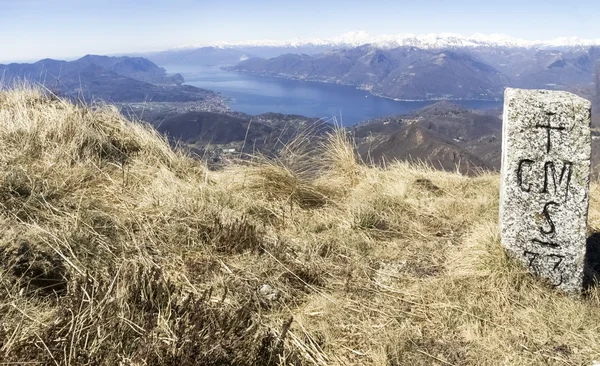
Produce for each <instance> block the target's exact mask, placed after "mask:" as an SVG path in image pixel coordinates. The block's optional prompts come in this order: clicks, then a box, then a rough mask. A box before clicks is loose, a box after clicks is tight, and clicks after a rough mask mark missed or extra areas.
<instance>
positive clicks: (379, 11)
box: [0, 0, 600, 61]
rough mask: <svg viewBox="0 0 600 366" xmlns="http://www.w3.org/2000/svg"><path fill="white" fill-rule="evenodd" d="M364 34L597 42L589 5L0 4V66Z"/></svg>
mask: <svg viewBox="0 0 600 366" xmlns="http://www.w3.org/2000/svg"><path fill="white" fill-rule="evenodd" d="M356 30H364V31H367V32H371V33H374V34H383V33H385V34H395V33H437V32H452V33H462V34H465V35H470V34H472V33H476V32H478V33H503V34H507V35H509V36H513V37H517V38H523V39H529V40H534V39H550V38H556V37H566V36H569V37H570V36H577V37H581V38H600V4H599V3H598V0H579V1H576V2H572V3H571V2H569V1H565V0H561V1H556V0H546V1H543V0H503V1H489V0H479V1H474V0H455V1H441V0H412V1H400V0H395V1H393V0H390V1H388V0H362V1H355V0H329V1H328V0H320V1H317V0H296V1H286V0H279V1H273V0H257V1H252V0H212V1H206V0H196V1H194V0H171V1H156V0H146V1H128V0H120V1H116V0H104V1H102V0H95V1H93V2H91V1H83V0H82V1H75V0H52V1H48V0H45V1H41V0H0V61H11V60H20V61H27V60H37V59H41V58H45V57H51V58H73V57H78V56H82V55H85V54H87V53H96V54H110V53H122V52H139V51H148V50H162V49H167V48H171V47H176V46H182V45H190V44H199V43H211V42H218V41H243V40H250V39H275V40H284V39H290V38H296V37H299V38H314V37H321V38H325V37H333V36H336V35H339V34H342V33H345V32H349V31H356Z"/></svg>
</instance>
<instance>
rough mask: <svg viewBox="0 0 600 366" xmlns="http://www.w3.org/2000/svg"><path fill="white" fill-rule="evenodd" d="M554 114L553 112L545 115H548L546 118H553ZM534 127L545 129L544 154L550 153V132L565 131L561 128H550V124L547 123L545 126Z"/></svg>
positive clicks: (537, 125)
mask: <svg viewBox="0 0 600 366" xmlns="http://www.w3.org/2000/svg"><path fill="white" fill-rule="evenodd" d="M555 114H556V113H555V112H546V115H548V116H553V115H555ZM535 127H538V128H545V129H546V153H549V152H550V147H551V142H550V131H552V130H557V131H562V130H564V129H565V128H564V127H562V126H551V125H550V122H548V124H547V125H542V124H536V125H535Z"/></svg>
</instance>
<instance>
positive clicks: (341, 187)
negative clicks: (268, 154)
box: [0, 89, 600, 365]
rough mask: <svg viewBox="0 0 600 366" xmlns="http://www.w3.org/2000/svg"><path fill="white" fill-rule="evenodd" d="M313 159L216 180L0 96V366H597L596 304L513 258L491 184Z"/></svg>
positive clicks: (116, 120) (152, 138) (336, 152)
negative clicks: (502, 238)
mask: <svg viewBox="0 0 600 366" xmlns="http://www.w3.org/2000/svg"><path fill="white" fill-rule="evenodd" d="M304 142H305V141H302V140H298V141H296V142H295V143H294V144H291V145H290V146H289V148H288V149H287V150H285V152H287V153H286V154H284V155H283V156H282V157H281V158H280V159H279V160H266V159H261V158H260V157H257V158H255V159H254V160H253V162H252V163H247V162H246V163H244V165H232V166H230V167H228V168H227V169H225V170H223V171H218V172H213V171H207V170H206V169H205V168H204V167H203V166H202V165H201V164H200V163H199V162H197V161H194V160H192V159H190V158H188V157H186V156H185V155H184V154H183V153H180V152H173V151H172V150H171V149H170V148H169V145H168V143H167V142H166V141H165V139H164V138H162V137H160V136H159V135H157V133H156V132H154V131H153V130H152V129H150V128H149V127H146V126H144V125H140V124H135V123H129V122H127V121H126V120H124V119H123V118H122V117H121V116H120V115H119V114H118V112H117V111H116V109H115V108H112V107H108V106H96V107H88V108H83V107H76V106H74V105H72V104H69V103H68V102H65V101H63V100H59V99H56V98H52V97H47V96H44V95H42V94H41V93H39V92H37V91H32V90H28V89H20V90H16V91H8V92H2V93H0V166H2V169H1V170H0V206H1V208H2V210H1V211H0V360H1V361H0V364H6V363H8V364H29V363H32V364H35V363H38V364H46V365H119V364H121V365H193V364H197V365H278V364H281V365H283V364H288V365H539V364H547V365H591V364H592V361H593V360H600V332H599V331H598V330H599V324H600V291H599V290H597V289H590V290H589V291H588V293H587V294H586V296H583V297H581V298H570V297H567V296H565V295H562V294H560V293H557V292H555V291H553V290H552V289H551V288H550V287H549V286H547V285H546V284H544V283H542V282H540V281H538V280H536V279H534V278H533V277H531V276H530V275H528V274H527V273H525V272H524V270H523V269H522V268H521V267H519V266H518V265H516V264H515V263H513V262H512V261H511V260H509V259H507V258H506V256H505V254H504V251H503V250H502V248H501V246H500V242H499V233H498V228H497V214H498V181H499V179H498V178H499V177H498V176H497V175H492V174H489V175H481V176H478V177H474V178H473V177H471V178H470V177H465V176H461V175H458V174H454V173H446V172H437V171H432V170H429V169H427V168H425V167H420V166H409V165H406V164H391V165H388V166H387V167H386V168H385V169H382V168H374V167H370V168H367V167H366V166H364V165H362V164H360V163H359V162H357V159H356V157H355V155H354V150H353V149H352V145H351V141H349V140H348V139H347V138H346V137H345V135H344V134H342V133H337V134H333V135H331V136H330V138H329V141H328V142H327V143H326V144H324V145H323V146H322V151H321V153H320V154H319V155H318V156H315V155H314V154H311V155H310V156H311V157H310V158H308V157H306V156H303V155H302V154H301V153H298V152H299V151H301V147H302V144H303V143H304ZM598 187H599V186H598V185H597V184H594V185H593V193H592V202H591V214H590V227H591V230H596V229H598V228H599V227H600V210H599V209H600V202H598V199H600V191H599V189H598Z"/></svg>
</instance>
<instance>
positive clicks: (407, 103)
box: [161, 65, 501, 126]
mask: <svg viewBox="0 0 600 366" xmlns="http://www.w3.org/2000/svg"><path fill="white" fill-rule="evenodd" d="M161 66H162V67H164V68H165V69H167V70H168V72H170V73H171V72H177V73H180V74H182V75H183V77H184V79H185V84H186V85H192V86H196V87H199V88H202V89H207V90H212V91H214V92H216V93H218V94H219V95H220V96H222V97H223V98H225V99H227V102H228V105H229V107H230V110H231V111H232V112H233V111H237V112H240V113H244V114H247V115H261V114H264V113H269V112H271V113H281V114H295V115H302V116H306V117H308V118H321V119H324V120H328V119H331V118H332V117H334V116H335V117H336V118H337V119H338V120H339V119H340V115H341V116H342V118H343V124H344V126H351V125H355V124H358V123H361V122H363V121H366V120H371V119H376V118H381V117H386V116H393V115H400V114H409V113H411V112H413V111H415V110H418V109H420V108H423V107H426V106H428V105H431V104H434V103H435V102H438V101H441V100H447V99H439V100H394V99H392V98H389V97H384V96H379V95H376V94H375V93H373V92H372V91H370V90H368V88H364V87H363V88H357V87H355V86H351V85H344V84H340V83H333V82H330V83H325V82H318V81H306V80H294V79H289V78H281V77H273V76H263V75H253V74H248V73H243V72H235V71H227V70H223V69H222V68H220V67H214V66H213V67H209V66H203V67H199V66H193V67H190V66H186V65H161ZM452 102H455V103H457V104H460V105H462V106H464V107H466V108H469V109H477V110H485V109H492V108H497V107H499V106H501V103H500V102H499V101H495V100H493V101H487V100H486V101H480V100H452Z"/></svg>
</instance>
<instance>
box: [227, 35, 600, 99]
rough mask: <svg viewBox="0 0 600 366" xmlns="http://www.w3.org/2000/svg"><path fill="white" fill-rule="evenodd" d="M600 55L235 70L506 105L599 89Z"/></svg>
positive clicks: (334, 56) (472, 56)
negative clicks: (509, 90)
mask: <svg viewBox="0 0 600 366" xmlns="http://www.w3.org/2000/svg"><path fill="white" fill-rule="evenodd" d="M599 61H600V47H595V46H594V47H587V48H582V47H575V48H569V49H563V50H553V49H548V50H541V49H535V48H490V47H478V48H461V49H443V50H435V49H422V48H416V47H397V48H392V49H382V48H379V47H377V46H373V45H363V46H359V47H354V48H349V49H338V50H331V51H328V52H324V53H320V54H316V55H305V54H302V55H299V54H284V55H280V56H278V57H274V58H268V59H265V58H248V59H246V60H244V61H241V62H239V63H238V64H237V65H235V66H233V67H229V68H228V69H229V70H233V71H238V72H244V73H251V74H255V75H263V76H272V77H281V78H288V79H295V80H306V81H317V82H327V83H338V84H344V85H351V86H355V87H357V88H361V89H365V90H369V91H371V92H372V93H373V94H375V95H379V96H384V97H389V98H394V99H402V100H431V99H454V100H458V99H477V100H500V99H501V98H502V94H503V91H504V88H505V87H507V86H510V87H519V88H534V89H557V90H573V91H575V90H577V89H589V90H593V88H594V74H595V67H596V65H597V63H598V62H599Z"/></svg>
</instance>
